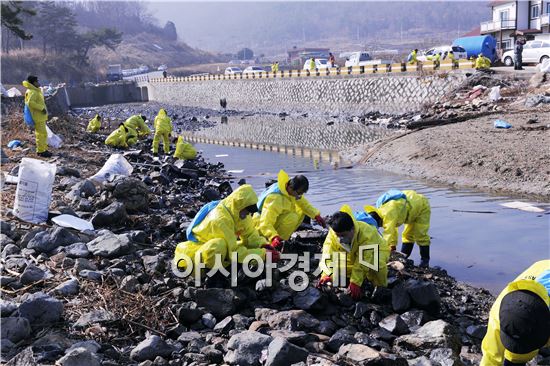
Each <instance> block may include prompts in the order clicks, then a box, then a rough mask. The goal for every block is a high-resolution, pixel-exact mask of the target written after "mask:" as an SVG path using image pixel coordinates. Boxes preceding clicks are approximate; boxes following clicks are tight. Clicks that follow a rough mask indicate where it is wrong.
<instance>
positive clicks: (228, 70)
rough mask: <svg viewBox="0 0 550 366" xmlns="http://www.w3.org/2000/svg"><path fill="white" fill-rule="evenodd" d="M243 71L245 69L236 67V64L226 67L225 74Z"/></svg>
mask: <svg viewBox="0 0 550 366" xmlns="http://www.w3.org/2000/svg"><path fill="white" fill-rule="evenodd" d="M242 73H243V70H241V68H240V67H235V66H232V67H228V68H227V69H225V72H224V74H225V75H235V74H242Z"/></svg>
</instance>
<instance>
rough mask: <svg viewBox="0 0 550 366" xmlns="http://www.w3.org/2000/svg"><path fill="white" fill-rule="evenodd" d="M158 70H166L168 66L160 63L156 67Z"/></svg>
mask: <svg viewBox="0 0 550 366" xmlns="http://www.w3.org/2000/svg"><path fill="white" fill-rule="evenodd" d="M157 70H158V71H166V70H168V66H166V65H160V66H159V67H158V68H157Z"/></svg>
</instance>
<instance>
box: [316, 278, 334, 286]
mask: <svg viewBox="0 0 550 366" xmlns="http://www.w3.org/2000/svg"><path fill="white" fill-rule="evenodd" d="M330 281H332V278H330V276H327V275H322V276H321V278H320V279H319V282H317V288H320V287H321V286H324V285H326V284H327V283H329V282H330Z"/></svg>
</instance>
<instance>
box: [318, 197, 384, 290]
mask: <svg viewBox="0 0 550 366" xmlns="http://www.w3.org/2000/svg"><path fill="white" fill-rule="evenodd" d="M328 225H329V227H330V230H329V232H328V235H327V237H326V239H325V243H324V244H323V255H322V259H321V263H322V264H324V265H325V266H326V267H325V268H323V266H322V267H321V269H322V270H323V273H322V275H321V279H320V280H319V286H323V285H326V284H328V283H329V282H332V281H333V280H334V278H333V276H334V275H335V274H336V275H340V274H342V273H343V271H344V270H345V275H346V280H347V279H349V286H348V289H349V292H350V294H351V296H352V297H353V298H354V299H355V300H359V299H360V298H361V296H362V295H363V291H362V290H361V287H362V285H363V282H364V281H365V279H367V280H368V281H370V282H371V283H372V284H373V285H374V286H383V287H386V286H387V284H388V267H387V262H388V259H389V256H390V250H389V248H388V246H387V245H386V243H385V241H384V238H382V236H381V235H380V234H379V233H378V230H377V229H376V227H375V226H373V225H370V224H367V223H366V222H363V221H359V220H357V219H356V218H355V217H354V215H353V213H352V212H351V208H350V207H349V206H347V205H344V206H343V207H342V208H341V209H340V211H339V212H337V213H335V214H334V215H332V216H331V217H330V218H329V220H328ZM367 245H369V246H373V245H374V248H372V247H370V248H368V249H367V248H366V246H367ZM375 251H378V263H377V266H378V268H377V269H373V268H369V267H367V265H366V263H370V264H373V265H375V263H373V260H374V258H376V256H375V255H374V253H375ZM335 253H336V254H338V255H337V256H336V257H335V256H334V255H335ZM344 255H345V259H342V258H343V256H344ZM327 269H329V270H330V272H326V270H327ZM337 282H338V281H337Z"/></svg>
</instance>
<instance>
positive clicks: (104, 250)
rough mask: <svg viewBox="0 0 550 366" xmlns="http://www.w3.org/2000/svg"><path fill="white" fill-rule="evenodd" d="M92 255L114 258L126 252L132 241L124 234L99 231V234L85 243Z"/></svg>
mask: <svg viewBox="0 0 550 366" xmlns="http://www.w3.org/2000/svg"><path fill="white" fill-rule="evenodd" d="M86 246H87V247H88V250H89V251H90V252H92V254H93V255H97V256H100V257H104V258H115V257H119V256H121V255H124V254H127V253H128V252H129V251H130V249H131V248H132V243H131V242H130V240H129V239H128V237H127V236H126V235H116V234H113V233H112V232H110V231H108V230H103V231H101V232H100V236H98V237H97V238H95V239H94V240H92V241H90V242H88V244H86Z"/></svg>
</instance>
